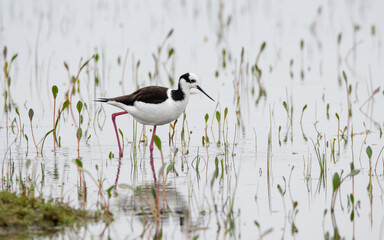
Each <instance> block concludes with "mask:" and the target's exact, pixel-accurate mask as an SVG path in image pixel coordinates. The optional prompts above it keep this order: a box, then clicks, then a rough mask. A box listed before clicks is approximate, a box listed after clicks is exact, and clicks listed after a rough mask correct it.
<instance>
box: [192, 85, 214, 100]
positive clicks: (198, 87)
mask: <svg viewBox="0 0 384 240" xmlns="http://www.w3.org/2000/svg"><path fill="white" fill-rule="evenodd" d="M196 88H197V89H199V90H200V91H201V92H202V93H204V94H205V96H207V97H208V98H209V99H211V100H212V101H215V100H213V98H211V97H210V96H208V94H206V93H205V92H204V91H203V89H201V87H200V86H198V85H197V86H196Z"/></svg>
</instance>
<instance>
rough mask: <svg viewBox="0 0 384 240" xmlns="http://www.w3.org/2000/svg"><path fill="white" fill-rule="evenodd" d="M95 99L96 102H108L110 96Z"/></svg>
mask: <svg viewBox="0 0 384 240" xmlns="http://www.w3.org/2000/svg"><path fill="white" fill-rule="evenodd" d="M93 101H95V102H108V101H109V98H98V99H95V100H93Z"/></svg>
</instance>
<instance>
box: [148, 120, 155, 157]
mask: <svg viewBox="0 0 384 240" xmlns="http://www.w3.org/2000/svg"><path fill="white" fill-rule="evenodd" d="M155 134H156V125H155V126H153V132H152V140H151V144H149V151H150V152H151V155H152V154H153V137H154V136H155Z"/></svg>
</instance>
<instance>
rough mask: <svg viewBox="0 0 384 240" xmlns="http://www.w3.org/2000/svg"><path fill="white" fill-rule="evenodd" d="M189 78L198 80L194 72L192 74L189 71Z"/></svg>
mask: <svg viewBox="0 0 384 240" xmlns="http://www.w3.org/2000/svg"><path fill="white" fill-rule="evenodd" d="M188 78H189V80H192V79H195V80H199V78H198V77H197V75H196V74H194V73H189V77H188Z"/></svg>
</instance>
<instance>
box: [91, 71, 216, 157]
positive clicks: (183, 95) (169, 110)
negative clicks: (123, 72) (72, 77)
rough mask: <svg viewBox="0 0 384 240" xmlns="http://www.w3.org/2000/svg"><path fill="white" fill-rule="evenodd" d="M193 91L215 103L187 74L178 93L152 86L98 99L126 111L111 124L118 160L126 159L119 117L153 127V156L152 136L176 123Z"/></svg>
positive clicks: (117, 114) (191, 74)
mask: <svg viewBox="0 0 384 240" xmlns="http://www.w3.org/2000/svg"><path fill="white" fill-rule="evenodd" d="M192 88H197V89H198V90H200V91H201V92H202V93H204V94H205V95H206V96H207V97H208V98H210V99H211V100H212V101H214V100H213V99H212V98H211V97H210V96H208V94H206V93H205V92H204V91H203V89H201V88H200V86H199V82H198V77H197V76H196V75H195V74H193V73H185V74H183V75H181V76H180V78H179V84H178V88H177V89H176V90H173V89H170V88H165V87H161V86H149V87H143V88H140V89H139V90H137V91H135V92H134V93H132V94H129V95H125V96H120V97H115V98H99V99H97V100H95V101H97V102H105V103H108V104H111V105H113V106H116V107H118V108H121V109H122V110H124V111H123V112H117V113H113V114H112V122H113V125H114V127H115V132H116V138H117V144H118V145H119V157H120V158H121V157H123V152H122V151H121V146H120V140H119V135H118V132H117V127H116V122H115V119H116V117H117V116H120V115H123V114H127V113H129V114H130V115H131V116H132V117H133V118H134V119H136V121H138V122H139V123H142V124H145V125H153V131H152V140H151V143H150V145H149V149H150V152H151V154H152V153H153V137H154V136H155V133H156V126H158V125H164V124H167V123H170V122H172V121H174V120H176V119H177V118H178V117H179V116H180V115H181V114H182V113H183V112H184V110H185V108H186V107H187V104H188V100H189V94H190V90H191V89H192Z"/></svg>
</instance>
